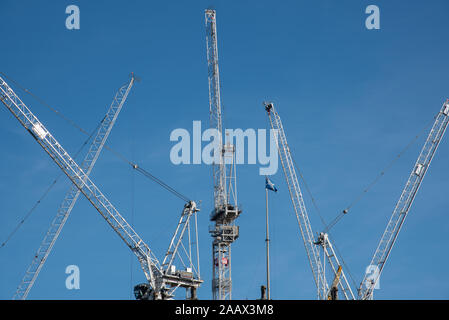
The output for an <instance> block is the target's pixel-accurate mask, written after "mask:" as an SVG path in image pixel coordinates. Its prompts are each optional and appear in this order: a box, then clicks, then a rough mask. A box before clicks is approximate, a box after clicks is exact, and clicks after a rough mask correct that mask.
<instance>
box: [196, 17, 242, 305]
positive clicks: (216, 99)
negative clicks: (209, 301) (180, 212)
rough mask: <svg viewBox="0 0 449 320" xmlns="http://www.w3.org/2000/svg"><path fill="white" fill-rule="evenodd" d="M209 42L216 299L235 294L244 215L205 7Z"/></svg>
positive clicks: (211, 21)
mask: <svg viewBox="0 0 449 320" xmlns="http://www.w3.org/2000/svg"><path fill="white" fill-rule="evenodd" d="M205 20H206V46H207V65H208V80H209V112H210V127H211V128H212V129H215V130H216V132H217V135H218V137H217V138H218V141H215V143H216V145H218V148H217V149H216V150H218V152H219V154H218V155H217V154H214V159H215V161H214V162H213V164H212V175H213V183H214V210H213V211H212V214H211V217H210V219H211V221H213V222H215V225H214V226H212V227H211V228H210V230H209V232H210V234H211V235H212V238H213V241H212V273H213V279H212V296H213V299H214V300H226V299H231V298H232V280H231V244H232V243H233V242H234V241H235V240H236V239H237V238H238V236H239V229H238V226H236V225H235V222H234V220H235V219H236V218H237V217H238V216H239V215H240V213H241V210H240V209H239V208H238V206H237V193H236V192H237V188H236V170H235V169H236V167H235V150H234V146H233V145H232V144H231V143H230V142H229V141H228V142H227V143H226V144H223V125H222V115H223V114H222V106H221V100H220V77H219V70H218V47H217V28H216V13H215V10H210V9H207V10H206V11H205Z"/></svg>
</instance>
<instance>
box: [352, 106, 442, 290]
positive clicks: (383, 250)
mask: <svg viewBox="0 0 449 320" xmlns="http://www.w3.org/2000/svg"><path fill="white" fill-rule="evenodd" d="M448 123H449V100H446V102H445V103H444V104H443V106H442V108H441V110H440V112H439V113H438V115H437V116H436V117H435V122H434V124H433V126H432V129H431V130H430V133H429V135H428V137H427V140H426V142H425V143H424V146H423V148H422V150H421V152H420V154H419V157H418V159H417V161H416V163H415V165H414V166H413V169H412V172H411V173H410V176H409V178H408V180H407V182H406V184H405V187H404V189H403V191H402V193H401V196H400V198H399V200H398V202H397V203H396V206H395V208H394V210H393V214H392V215H391V218H390V220H389V222H388V224H387V227H386V229H385V231H384V233H383V235H382V238H381V239H380V242H379V244H378V247H377V249H376V251H375V253H374V256H373V258H372V260H371V263H370V266H374V267H375V268H376V269H377V270H375V273H374V278H369V277H370V276H369V275H367V274H366V275H365V277H364V279H363V280H362V282H361V284H360V287H359V298H360V299H372V295H373V290H374V287H375V286H376V284H377V282H378V280H379V277H380V274H381V273H382V271H383V269H384V266H385V262H386V261H387V259H388V257H389V255H390V253H391V250H392V249H393V246H394V244H395V242H396V239H397V237H398V234H399V231H400V230H401V227H402V225H403V224H404V221H405V218H406V216H407V214H408V212H409V210H410V207H411V206H412V204H413V201H414V199H415V196H416V194H417V192H418V190H419V187H420V185H421V183H422V181H423V179H424V176H425V174H426V172H427V170H428V169H429V166H430V163H431V161H432V159H433V156H434V155H435V152H436V150H437V148H438V146H439V144H440V142H441V139H442V138H443V135H444V132H445V131H446V128H447V125H448ZM368 280H369V281H368Z"/></svg>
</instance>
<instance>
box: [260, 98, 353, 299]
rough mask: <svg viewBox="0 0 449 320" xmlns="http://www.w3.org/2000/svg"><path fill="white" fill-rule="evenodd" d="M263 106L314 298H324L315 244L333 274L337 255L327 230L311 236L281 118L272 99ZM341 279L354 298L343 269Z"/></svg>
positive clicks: (324, 283) (323, 280)
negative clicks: (313, 286)
mask: <svg viewBox="0 0 449 320" xmlns="http://www.w3.org/2000/svg"><path fill="white" fill-rule="evenodd" d="M265 110H266V111H267V113H268V117H269V119H270V125H271V128H272V129H273V130H276V131H277V139H276V140H275V141H276V144H277V147H278V152H279V158H280V159H281V165H282V168H283V171H284V175H285V178H286V180H287V185H288V190H289V193H290V198H291V200H292V204H293V209H294V211H295V215H296V219H297V221H298V225H299V229H300V232H301V236H302V240H303V242H304V246H305V249H306V253H307V258H308V260H309V264H310V267H311V269H312V273H313V277H314V280H315V284H316V286H317V289H318V298H319V299H323V300H324V299H327V296H328V292H329V286H328V284H327V280H326V272H325V268H324V264H322V262H321V259H320V253H319V248H318V245H319V246H321V247H322V248H323V251H324V255H325V257H326V259H327V261H328V263H329V265H330V267H331V272H332V274H333V277H335V276H336V275H337V272H338V266H340V265H341V264H340V261H339V260H338V258H337V255H336V254H335V251H334V249H333V246H332V244H331V243H330V240H329V237H328V235H327V234H325V233H321V234H320V235H319V237H318V240H317V241H315V240H314V236H313V231H312V226H311V224H310V221H309V216H308V213H307V210H306V206H305V204H304V200H303V196H302V193H301V189H300V186H299V182H298V177H297V175H296V170H295V165H294V162H293V158H292V155H291V152H290V148H289V146H288V143H287V137H286V136H285V132H284V128H283V126H282V121H281V118H280V117H279V114H278V113H277V112H276V110H275V108H274V106H273V104H272V103H267V104H265ZM341 279H342V281H339V283H338V285H339V286H340V287H341V289H342V290H341V292H342V294H343V296H344V297H345V298H346V299H355V297H354V295H353V293H352V290H351V288H350V286H349V283H348V281H347V279H346V276H345V274H344V272H343V271H341Z"/></svg>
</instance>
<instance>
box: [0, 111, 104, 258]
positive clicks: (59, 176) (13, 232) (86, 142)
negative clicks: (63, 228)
mask: <svg viewBox="0 0 449 320" xmlns="http://www.w3.org/2000/svg"><path fill="white" fill-rule="evenodd" d="M103 121H104V118H103V119H102V120H101V121H100V123H99V124H98V125H97V127H96V128H95V129H94V130H93V131H92V133H91V134H89V137H88V138H87V139H86V141H84V143H83V144H82V145H81V147H80V148H79V149H78V151H77V152H76V153H75V156H74V159H76V158H77V157H78V156H79V154H80V153H81V152H82V150H83V149H84V147H85V146H86V145H87V144H88V143H89V141H90V140H91V139H92V137H93V135H94V133H95V132H97V130H98V128H99V127H100V125H101V124H102V123H103ZM63 175H64V173H60V174H59V175H58V176H57V177H56V178H55V179H54V180H53V182H52V183H51V184H50V186H49V187H48V188H47V189H46V190H45V191H44V193H43V194H42V196H41V197H40V198H39V200H37V201H36V203H35V204H34V205H33V206H32V207H31V209H30V210H28V212H27V214H26V215H25V216H24V217H23V218H22V219H21V220H20V221H19V223H18V224H17V225H16V227H15V228H14V229H13V230H12V231H11V232H10V233H9V235H8V236H7V237H6V240H5V241H4V242H3V243H2V244H1V245H0V249H1V248H3V247H4V246H5V245H6V244H7V243H8V242H9V241H10V240H11V238H12V237H13V236H14V235H15V234H16V233H17V231H19V229H20V227H21V226H22V225H23V224H24V223H25V221H26V220H27V219H28V218H29V217H30V216H31V214H32V213H33V212H34V211H35V210H36V209H37V207H38V206H39V205H40V204H41V203H42V201H43V200H44V199H45V198H46V197H47V195H48V194H49V193H50V191H51V190H52V189H53V187H54V186H55V184H56V183H57V182H58V181H59V179H60V178H61V176H63Z"/></svg>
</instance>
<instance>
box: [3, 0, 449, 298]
mask: <svg viewBox="0 0 449 320" xmlns="http://www.w3.org/2000/svg"><path fill="white" fill-rule="evenodd" d="M70 4H76V5H78V6H79V8H80V10H81V29H80V30H77V31H73V30H72V31H69V30H67V29H66V28H65V18H66V14H65V8H66V6H67V5H70ZM369 4H376V5H378V6H379V8H380V11H381V18H380V19H381V20H380V23H381V25H380V26H381V29H380V30H371V31H369V30H367V29H366V28H365V18H366V16H367V15H366V14H365V8H366V6H368V5H369ZM209 6H213V7H215V9H216V10H217V23H218V39H219V58H220V72H221V84H222V99H223V104H224V106H225V121H226V123H225V124H226V126H227V127H230V128H243V129H246V128H255V129H257V128H267V117H266V115H265V113H264V111H263V108H262V101H264V100H272V101H274V102H275V103H276V106H277V108H278V111H279V113H280V115H281V117H282V119H283V121H284V126H285V130H286V133H287V137H288V140H289V143H290V146H291V149H292V150H293V152H294V155H295V158H296V161H297V163H298V164H299V166H300V167H301V168H302V171H303V173H304V175H305V177H306V181H307V182H308V184H309V186H310V189H311V190H312V192H313V194H314V196H315V198H316V201H317V204H318V206H319V208H320V212H321V214H322V215H323V216H324V218H325V219H326V220H327V221H330V220H332V219H333V218H334V217H335V216H336V215H337V214H338V213H339V212H341V210H343V209H344V208H345V207H346V206H347V205H348V204H349V203H350V202H352V201H353V200H354V198H355V197H356V196H357V195H358V194H359V193H360V192H361V191H362V190H363V188H364V187H365V186H366V185H367V184H368V183H369V182H371V181H372V180H373V179H374V178H375V177H376V175H377V174H378V173H379V172H380V170H381V169H382V168H383V167H384V166H385V165H386V164H388V163H389V162H390V161H391V160H392V159H393V158H394V157H395V156H396V155H397V154H398V153H399V151H400V150H401V149H403V148H404V147H405V145H406V144H407V143H408V142H409V141H410V140H411V139H412V138H413V137H414V136H415V135H416V134H417V133H419V132H420V131H421V129H422V128H423V127H424V126H425V124H426V123H428V122H429V121H431V119H432V117H433V115H434V114H435V113H436V112H437V111H438V110H439V108H440V107H441V104H442V102H443V101H444V100H445V99H446V98H448V97H449V87H448V70H449V60H448V58H447V54H448V52H449V43H448V41H447V40H448V34H449V24H448V22H447V13H448V11H449V3H448V2H447V1H445V0H442V1H436V0H435V1H423V0H420V1H381V0H376V1H369V2H368V1H331V0H328V1H324V0H319V1H282V2H281V1H211V0H209V1H194V2H191V1H168V2H162V1H160V2H159V1H158V2H156V1H58V2H57V3H56V2H55V1H12V0H2V1H1V2H0V30H2V44H1V48H2V49H1V50H0V61H1V67H0V71H2V72H4V73H5V74H7V75H8V76H9V77H11V78H13V79H15V80H17V81H18V82H19V83H21V84H22V85H24V86H25V87H27V88H28V89H30V90H31V91H32V92H34V93H35V94H37V95H38V96H39V97H41V98H43V99H44V100H45V101H46V102H47V103H49V104H51V105H52V106H54V107H55V108H56V109H58V110H60V111H61V112H62V113H63V114H65V115H66V116H67V117H69V118H71V119H72V120H74V121H75V122H76V123H78V124H79V125H81V126H82V127H83V128H86V129H87V130H89V131H90V130H93V129H94V128H95V126H96V125H97V123H98V122H99V121H100V120H101V118H102V117H103V115H104V114H105V112H106V110H107V108H108V106H109V104H110V102H111V100H112V97H113V95H114V93H115V90H116V89H117V88H118V87H119V86H120V85H121V84H123V83H124V82H125V81H127V79H128V75H129V73H130V72H135V74H136V75H138V76H139V77H141V79H142V81H141V82H140V83H137V84H136V85H135V86H134V88H133V89H132V92H131V94H130V96H129V98H128V101H127V102H126V105H125V106H124V109H123V111H122V113H121V114H120V116H119V119H118V121H117V124H116V126H115V127H114V129H113V132H112V134H111V136H110V138H109V141H108V144H109V145H111V146H112V147H113V148H115V149H117V150H119V151H120V152H122V153H123V154H125V156H126V157H128V158H131V159H134V160H135V161H136V162H138V163H140V164H141V165H142V166H143V167H144V168H146V169H148V170H149V171H150V172H152V173H154V174H155V175H157V176H158V177H160V178H161V179H163V180H164V181H166V182H168V183H169V184H170V185H172V186H174V187H175V188H177V189H178V190H180V191H181V192H183V193H185V194H187V195H189V196H190V197H191V198H193V199H198V200H202V211H201V214H200V251H201V253H200V254H201V274H202V277H203V278H204V280H205V282H204V284H203V286H202V287H201V288H200V290H199V292H198V295H199V298H201V299H209V298H211V281H210V280H211V265H210V260H211V257H210V252H211V237H210V236H209V234H208V232H207V230H208V225H209V224H211V222H210V221H209V220H208V217H209V212H210V211H211V209H212V177H211V170H210V168H209V167H207V166H206V165H190V166H188V165H181V166H175V165H173V164H172V163H171V162H170V159H169V152H170V148H171V147H172V146H173V143H171V142H170V141H169V135H170V132H171V131H172V130H173V129H176V128H186V129H188V130H191V126H192V121H193V120H201V121H203V123H204V125H206V124H207V123H208V109H209V107H208V82H207V63H206V48H205V28H204V9H205V8H207V7H209ZM15 89H16V92H17V93H18V94H19V95H20V96H21V97H22V98H23V100H24V101H25V102H26V103H27V104H28V106H29V107H30V108H31V109H32V110H33V112H34V113H35V114H36V115H37V116H38V117H39V118H40V119H41V121H43V122H44V124H46V126H47V128H48V129H50V130H51V132H52V133H53V135H54V136H55V137H56V138H57V139H58V140H59V141H60V142H61V143H62V145H63V146H64V147H65V148H66V150H68V151H69V152H70V153H74V152H75V151H76V150H77V149H78V148H79V146H80V145H81V144H82V142H83V141H84V139H85V137H84V136H83V135H82V134H81V133H80V132H79V131H77V130H76V129H74V128H73V127H71V126H70V125H68V124H67V123H66V122H64V121H63V120H61V119H60V118H59V117H57V116H56V115H55V114H53V113H52V112H51V111H49V110H48V109H47V108H45V107H44V106H42V105H41V104H39V103H38V102H37V101H36V100H34V99H33V98H31V97H30V96H29V95H27V94H25V93H24V92H22V91H21V90H19V89H18V88H15ZM0 135H1V137H2V139H1V142H0V147H1V150H2V151H1V155H2V156H1V157H0V203H1V205H0V208H1V214H0V217H1V218H0V241H3V240H4V239H5V238H6V236H7V235H8V233H9V232H10V231H11V230H12V229H13V228H14V227H15V225H16V224H17V223H18V222H19V221H20V219H21V218H22V217H23V216H24V215H25V214H26V212H27V211H28V210H29V209H30V208H31V207H32V206H33V204H34V203H35V202H36V201H37V200H38V199H39V197H40V196H41V195H42V193H43V192H44V191H45V190H46V188H47V187H48V186H49V185H50V183H51V182H52V181H53V180H54V178H55V177H56V176H58V174H59V169H58V168H57V167H56V165H55V164H54V163H53V162H52V161H51V159H50V158H49V157H48V155H47V154H45V153H44V151H43V150H42V149H41V148H40V147H39V146H38V145H37V144H36V143H35V142H34V140H33V139H31V138H30V136H29V135H28V134H27V133H26V132H25V130H24V129H23V128H22V127H21V126H20V125H19V123H18V122H17V121H16V120H15V119H14V118H13V117H12V115H11V114H10V113H9V112H8V111H7V110H6V108H4V107H1V108H0ZM426 135H427V132H425V133H424V134H423V135H421V136H420V138H419V139H418V141H417V142H416V143H415V144H414V145H413V146H412V147H411V148H410V149H409V150H408V152H407V153H406V154H405V155H404V156H403V157H401V159H400V160H399V161H398V162H397V163H396V164H395V165H394V166H393V167H392V169H391V170H390V171H389V172H388V173H387V174H386V176H385V177H384V178H383V179H382V180H381V181H380V182H379V183H378V184H377V185H376V186H375V187H374V188H373V189H372V190H371V191H370V192H369V193H368V194H367V196H366V197H365V198H364V199H363V200H362V201H361V202H359V203H357V205H355V206H354V208H353V209H352V211H351V212H350V214H349V215H347V216H345V217H344V219H342V220H341V222H340V223H339V224H338V225H337V226H336V227H335V228H334V229H333V230H332V235H333V237H334V241H335V244H336V245H337V246H338V248H339V250H340V251H341V253H342V254H343V257H344V259H345V261H346V263H347V265H348V266H349V268H350V271H351V274H352V275H353V277H354V279H355V281H356V283H357V284H358V283H359V282H360V280H361V279H362V276H363V273H364V270H365V267H366V266H367V265H368V264H369V262H370V260H371V257H372V255H373V253H374V250H375V248H376V246H377V242H378V240H379V238H380V236H381V234H382V232H383V230H384V228H385V226H386V223H387V221H388V219H389V217H390V215H391V212H392V210H393V208H394V205H395V203H396V201H397V199H398V197H399V195H400V193H401V191H402V188H403V185H404V183H405V181H406V179H407V177H408V174H409V172H410V170H411V168H412V165H413V164H414V162H415V160H416V158H417V156H418V153H419V150H420V148H421V146H422V144H423V142H424V139H425V136H426ZM448 140H449V137H447V136H446V137H445V139H444V140H443V141H442V143H441V145H440V147H439V150H438V151H437V154H436V156H435V159H434V161H433V163H432V166H431V168H430V170H429V172H428V175H427V176H426V178H425V180H424V182H423V185H422V188H421V189H420V191H419V194H418V196H417V198H416V201H415V203H414V205H413V208H412V210H411V212H410V214H409V216H408V218H407V220H406V223H405V226H404V227H403V229H402V231H401V234H400V236H399V239H398V241H397V243H396V246H395V248H394V250H393V252H392V255H391V258H390V260H389V261H388V264H387V266H386V267H385V270H384V273H383V275H382V277H381V283H380V285H381V290H378V291H376V292H375V297H376V298H382V299H402V298H403V299H429V298H433V299H448V298H449V278H448V277H447V270H446V269H447V265H448V264H449V256H448V255H447V250H448V248H449V241H448V238H447V234H448V233H449V215H448V213H449V212H448V206H449V200H448V192H447V190H448V188H449V171H448V170H447V164H448V160H447V159H449V141H448ZM237 173H238V191H239V195H238V196H239V203H241V205H242V207H243V210H244V211H243V214H242V215H241V217H240V218H239V220H238V224H239V225H240V231H241V235H240V238H239V239H238V240H237V242H235V244H234V245H233V249H232V252H233V256H232V257H233V264H232V266H233V270H232V271H233V287H234V290H233V297H234V298H235V299H246V298H248V299H255V298H258V297H259V287H260V285H261V284H263V283H264V281H265V273H264V272H265V266H264V261H265V260H264V259H265V256H264V253H265V251H264V245H265V243H264V238H265V235H264V232H265V229H264V223H265V220H264V219H265V215H264V214H265V198H264V196H265V193H264V178H263V177H261V176H259V175H258V166H257V165H240V166H239V167H238V169H237ZM91 177H92V179H93V180H94V181H95V182H96V184H97V185H98V186H99V187H100V188H101V189H102V190H103V192H104V193H105V194H106V195H107V196H108V197H109V199H110V200H111V202H112V203H114V204H115V206H116V207H117V208H118V209H119V211H120V212H121V213H122V214H123V216H124V217H125V218H126V219H127V220H128V221H129V222H130V223H132V224H133V225H134V226H135V229H136V230H137V231H138V233H139V234H140V235H141V237H142V238H144V239H145V240H146V242H147V243H148V244H149V245H150V246H151V248H153V250H154V251H155V253H156V254H157V255H158V257H161V259H162V256H163V253H164V250H165V249H166V247H167V246H168V242H169V240H170V237H171V234H172V232H173V231H174V228H175V224H176V221H177V219H178V216H179V214H180V212H181V209H182V206H183V203H182V201H180V200H178V199H177V198H175V197H173V196H172V195H171V194H169V193H167V192H166V191H165V190H163V189H161V188H159V187H158V186H157V185H155V184H154V183H152V182H151V181H148V180H146V179H145V178H144V177H142V176H140V175H138V174H137V173H135V172H133V171H132V169H130V168H129V167H127V166H126V165H124V164H123V163H122V162H121V161H120V160H118V159H117V158H115V157H114V156H113V155H112V154H111V153H109V152H107V151H104V152H103V154H102V155H101V157H100V159H99V160H98V162H97V165H96V167H95V169H94V171H93V173H92V176H91ZM273 181H274V182H275V183H276V185H277V187H278V189H279V192H278V193H277V194H271V195H270V210H271V231H272V234H271V237H272V296H273V298H275V299H315V297H316V295H315V292H316V289H315V286H314V282H313V280H312V273H311V270H310V268H309V266H308V263H307V260H306V255H305V250H304V246H303V244H302V241H300V239H299V229H298V225H297V223H296V219H295V218H294V214H293V210H292V206H291V202H290V199H289V196H288V192H287V187H286V184H285V180H284V177H283V174H282V172H281V170H279V172H278V173H277V174H276V175H275V176H274V177H273ZM68 186H69V183H68V181H67V179H65V178H64V179H61V180H60V182H59V183H58V184H57V185H56V187H55V188H54V189H53V190H52V192H51V194H50V195H49V196H48V197H47V198H46V199H45V201H43V202H42V203H41V205H40V206H39V207H38V209H37V210H36V211H35V212H34V213H33V215H32V216H31V217H30V218H29V219H28V220H27V221H26V223H25V224H24V225H23V227H22V228H21V229H20V230H19V231H18V232H17V233H16V235H15V236H14V238H12V239H11V240H10V242H9V243H8V244H7V246H5V247H4V248H2V249H0V262H1V263H0V298H2V299H9V298H11V297H12V295H13V294H14V292H15V289H16V287H17V285H18V284H19V283H20V280H21V279H22V276H23V274H24V272H25V270H26V268H27V267H28V264H29V263H30V262H31V259H32V257H33V254H34V252H35V251H36V249H37V247H38V245H39V243H40V241H41V239H42V237H43V236H44V234H45V232H46V230H47V227H48V226H49V223H50V221H51V220H52V218H53V216H54V215H55V214H56V210H57V208H58V206H59V204H60V202H61V200H62V199H63V197H64V194H65V192H66V190H67V188H68ZM133 189H134V190H135V192H134V193H133V192H132V191H131V190H133ZM304 193H305V190H304ZM133 199H134V200H133ZM306 205H307V206H308V208H309V214H310V219H311V222H312V227H313V230H314V232H318V231H320V230H321V229H322V225H321V223H320V221H319V219H318V217H317V215H316V212H315V210H314V209H313V207H312V204H311V201H310V198H309V197H307V196H306ZM132 208H134V211H133V210H132ZM70 264H76V265H78V266H79V267H80V270H81V289H80V290H67V289H66V288H65V278H66V276H67V275H66V274H65V273H64V271H65V268H66V266H67V265H70ZM131 270H132V272H131ZM143 280H144V276H143V273H142V272H141V271H140V269H139V266H138V262H137V260H136V259H135V258H134V257H133V256H132V254H131V253H130V251H129V249H128V248H127V247H126V246H125V245H124V244H123V243H122V242H121V240H120V239H119V238H118V237H117V235H116V234H114V232H113V231H112V230H111V229H110V228H109V226H108V225H107V224H106V223H105V221H104V220H103V219H102V218H101V217H100V215H99V214H98V213H97V212H96V211H95V210H94V209H93V208H92V207H91V206H90V204H89V203H88V202H87V201H86V200H85V199H84V198H82V199H80V200H79V201H78V203H77V205H76V207H75V209H74V210H73V212H72V215H71V217H70V218H69V221H68V222H67V224H66V226H65V227H64V230H63V232H62V234H61V236H60V239H59V240H58V242H57V244H56V245H55V248H54V250H53V252H52V254H51V256H50V257H49V259H48V261H47V263H46V265H45V266H44V269H43V270H42V272H41V274H40V276H39V278H38V280H37V282H36V284H35V286H34V288H33V289H32V291H31V293H30V295H29V298H30V299H51V298H58V299H130V298H133V297H132V295H131V290H132V286H133V285H135V284H137V283H139V282H142V281H143Z"/></svg>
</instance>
